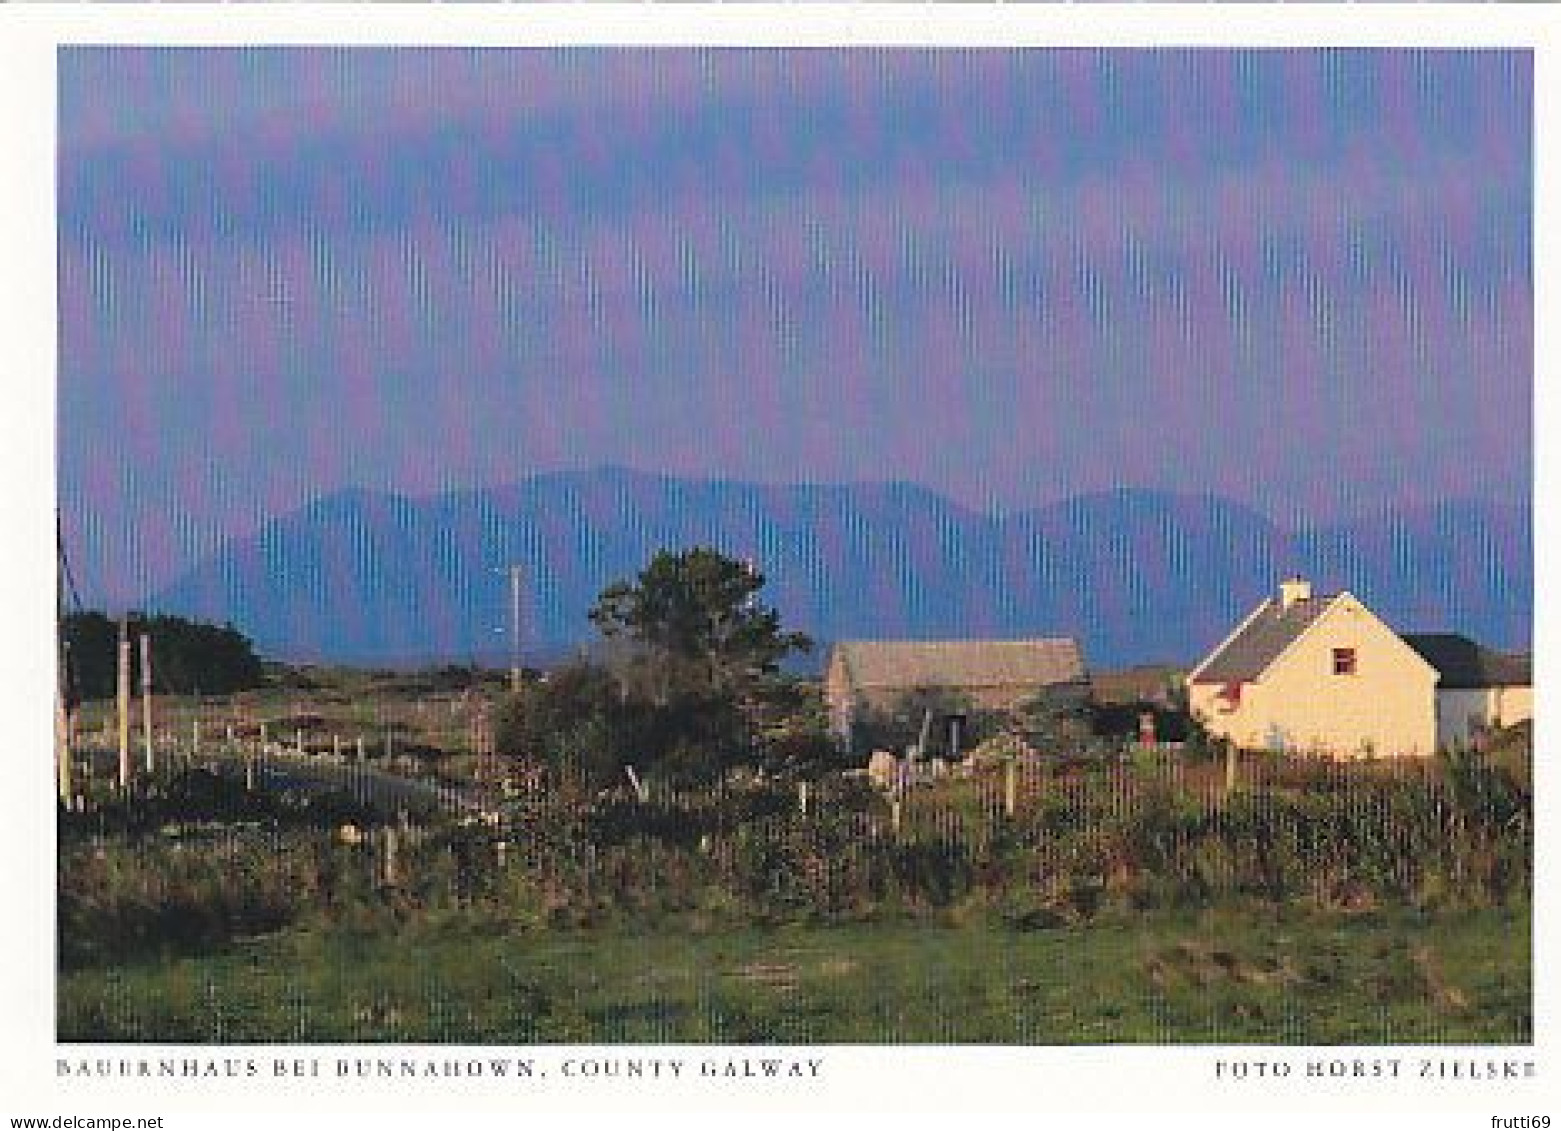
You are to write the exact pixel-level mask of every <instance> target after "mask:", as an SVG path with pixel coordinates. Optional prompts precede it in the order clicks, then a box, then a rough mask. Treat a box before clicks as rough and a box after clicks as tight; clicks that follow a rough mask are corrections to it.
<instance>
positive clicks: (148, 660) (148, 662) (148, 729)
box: [141, 632, 157, 776]
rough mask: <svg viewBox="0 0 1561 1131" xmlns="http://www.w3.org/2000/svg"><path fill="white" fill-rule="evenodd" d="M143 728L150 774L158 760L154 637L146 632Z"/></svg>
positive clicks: (142, 686)
mask: <svg viewBox="0 0 1561 1131" xmlns="http://www.w3.org/2000/svg"><path fill="white" fill-rule="evenodd" d="M141 730H142V732H143V734H144V735H145V737H146V772H147V775H148V776H150V775H151V774H152V772H153V771H154V770H156V769H157V762H156V756H155V755H154V754H153V753H152V637H151V635H150V634H149V633H145V632H143V633H142V634H141Z"/></svg>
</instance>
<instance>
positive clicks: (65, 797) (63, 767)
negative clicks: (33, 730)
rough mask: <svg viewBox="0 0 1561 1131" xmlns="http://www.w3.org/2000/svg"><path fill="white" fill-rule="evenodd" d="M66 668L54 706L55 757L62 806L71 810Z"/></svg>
mask: <svg viewBox="0 0 1561 1131" xmlns="http://www.w3.org/2000/svg"><path fill="white" fill-rule="evenodd" d="M64 682H65V681H64V667H63V665H61V676H60V692H59V696H58V697H57V699H56V700H55V705H54V756H55V759H56V763H55V767H54V770H55V773H56V774H57V775H58V786H59V791H60V804H61V805H64V806H65V808H67V809H69V808H70V797H71V780H70V770H71V767H70V758H71V753H70V707H69V706H68V705H67V704H66V702H65V686H64Z"/></svg>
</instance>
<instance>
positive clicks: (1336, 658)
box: [1333, 648, 1355, 675]
mask: <svg viewBox="0 0 1561 1131" xmlns="http://www.w3.org/2000/svg"><path fill="white" fill-rule="evenodd" d="M1333 674H1334V675H1354V674H1355V649H1353V648H1335V649H1334V650H1333Z"/></svg>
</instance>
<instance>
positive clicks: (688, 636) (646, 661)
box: [591, 547, 813, 702]
mask: <svg viewBox="0 0 1561 1131" xmlns="http://www.w3.org/2000/svg"><path fill="white" fill-rule="evenodd" d="M763 587H764V575H763V574H761V573H759V572H758V571H757V570H755V569H753V568H752V567H750V566H749V565H747V564H746V563H745V562H740V561H736V560H735V559H732V558H728V557H726V556H725V555H723V554H721V553H719V552H717V551H715V550H711V549H706V548H703V547H701V548H697V549H693V550H687V551H684V552H682V553H672V552H669V551H666V550H663V551H661V552H660V553H658V554H657V555H656V556H655V557H654V558H652V559H651V562H650V565H648V566H647V567H646V568H645V569H644V570H642V571H641V572H640V575H639V578H638V580H637V581H636V582H634V583H632V584H631V583H628V582H618V583H616V584H614V585H611V586H608V588H606V589H605V590H603V591H602V595H601V597H600V599H599V600H598V601H597V603H596V607H595V608H593V609H592V610H591V620H592V622H593V623H594V624H595V625H596V627H597V628H598V629H599V630H600V631H601V633H602V635H603V636H604V637H605V638H606V639H607V640H608V641H609V642H617V643H620V644H626V645H628V647H627V648H626V649H620V651H619V653H618V656H619V665H618V666H619V667H620V669H624V670H625V674H626V675H629V673H630V672H631V671H632V675H630V678H631V679H632V678H634V677H638V682H639V683H640V684H641V687H640V688H639V690H643V691H649V693H650V695H651V697H652V698H654V699H656V700H657V701H661V702H665V701H669V700H670V699H672V698H674V697H677V696H682V695H689V694H693V695H702V696H714V697H720V698H730V699H732V700H735V701H738V702H743V701H745V700H747V699H749V698H750V697H752V696H753V695H755V694H756V693H759V692H760V691H762V690H763V688H764V686H765V685H766V683H767V682H768V681H769V680H770V679H772V678H773V677H774V676H775V675H776V674H777V673H778V672H779V671H780V662H781V660H783V659H785V657H786V656H787V655H789V654H790V653H792V652H797V651H801V652H805V651H808V650H810V649H811V648H812V647H813V642H812V641H811V640H810V639H808V637H807V636H805V635H803V634H802V633H800V632H783V631H781V622H780V614H779V613H777V612H776V611H775V610H774V609H771V608H767V607H766V606H764V605H762V604H760V603H759V600H758V593H759V590H760V589H762V588H763Z"/></svg>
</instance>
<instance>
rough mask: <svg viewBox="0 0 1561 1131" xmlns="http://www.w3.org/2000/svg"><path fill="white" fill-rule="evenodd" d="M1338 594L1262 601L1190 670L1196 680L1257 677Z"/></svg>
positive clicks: (1230, 680) (1206, 681) (1321, 613)
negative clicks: (1192, 670)
mask: <svg viewBox="0 0 1561 1131" xmlns="http://www.w3.org/2000/svg"><path fill="white" fill-rule="evenodd" d="M1337 597H1338V594H1333V595H1329V596H1319V597H1305V598H1302V599H1300V600H1295V601H1291V602H1290V604H1289V605H1284V604H1281V603H1280V602H1279V601H1276V600H1274V599H1272V598H1270V599H1269V600H1267V601H1265V602H1263V604H1262V605H1260V606H1259V607H1258V609H1257V610H1256V611H1255V612H1254V613H1253V614H1252V615H1251V616H1250V617H1248V618H1247V620H1246V622H1245V623H1244V624H1242V625H1241V627H1240V628H1239V629H1238V630H1237V631H1236V632H1235V634H1234V635H1232V636H1231V637H1230V639H1229V640H1227V641H1225V643H1224V644H1223V645H1222V646H1221V647H1220V648H1219V649H1218V650H1217V651H1216V652H1215V653H1214V654H1213V655H1212V656H1210V657H1209V658H1208V659H1207V660H1205V661H1204V662H1203V663H1202V664H1201V665H1200V666H1199V667H1198V668H1196V669H1195V670H1194V672H1193V680H1194V681H1195V682H1197V683H1245V682H1247V681H1249V680H1254V679H1257V678H1258V677H1259V676H1261V675H1262V674H1263V673H1264V672H1265V671H1267V670H1268V666H1269V665H1270V664H1272V663H1273V662H1274V661H1275V660H1277V659H1278V658H1279V654H1280V653H1281V652H1283V651H1284V650H1285V649H1286V648H1288V647H1290V645H1291V644H1293V643H1295V641H1296V640H1297V639H1299V638H1300V636H1301V634H1302V633H1303V632H1305V631H1306V630H1307V629H1309V628H1311V627H1312V625H1313V624H1315V623H1316V622H1317V618H1318V617H1320V616H1322V615H1323V613H1325V612H1327V611H1328V607H1329V606H1330V605H1332V604H1333V602H1334V601H1335V600H1336V599H1337Z"/></svg>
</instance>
